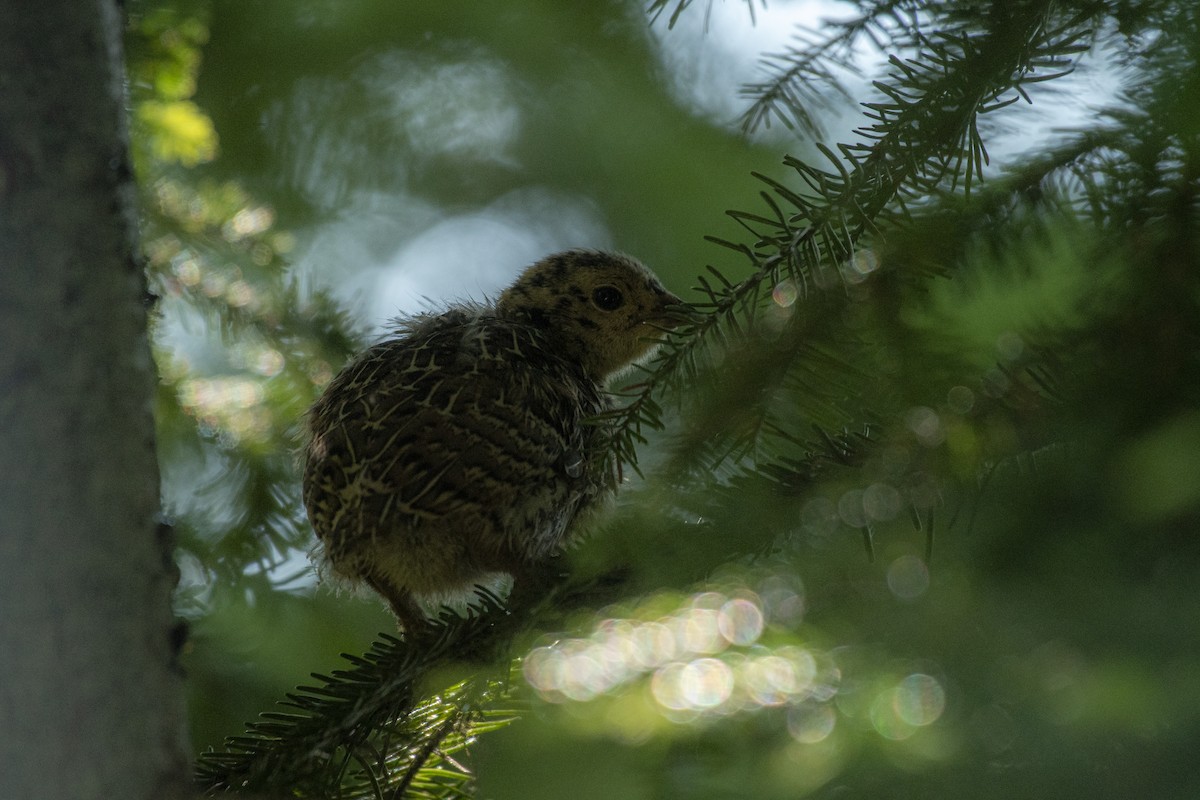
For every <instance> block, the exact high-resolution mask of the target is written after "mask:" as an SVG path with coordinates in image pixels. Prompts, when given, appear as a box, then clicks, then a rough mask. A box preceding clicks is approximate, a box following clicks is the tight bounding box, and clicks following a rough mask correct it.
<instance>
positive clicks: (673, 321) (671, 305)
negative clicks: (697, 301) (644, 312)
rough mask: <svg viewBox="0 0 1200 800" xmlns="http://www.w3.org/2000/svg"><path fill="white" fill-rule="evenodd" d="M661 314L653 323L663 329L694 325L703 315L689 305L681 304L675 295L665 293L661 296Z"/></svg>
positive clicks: (681, 301)
mask: <svg viewBox="0 0 1200 800" xmlns="http://www.w3.org/2000/svg"><path fill="white" fill-rule="evenodd" d="M660 308H661V309H662V310H661V312H660V313H659V314H658V315H656V319H655V320H654V322H655V323H657V324H658V325H661V326H662V327H664V328H678V327H680V326H681V325H687V324H692V325H694V324H696V323H698V322H699V321H700V320H701V319H702V318H703V315H702V314H701V313H700V312H699V311H697V310H696V309H695V308H693V307H692V306H691V305H690V304H688V303H685V302H683V300H681V299H679V298H678V297H676V296H675V295H673V294H671V293H670V292H667V293H666V294H664V295H663V296H662V304H661V306H660Z"/></svg>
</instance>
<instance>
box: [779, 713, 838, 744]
mask: <svg viewBox="0 0 1200 800" xmlns="http://www.w3.org/2000/svg"><path fill="white" fill-rule="evenodd" d="M836 724H837V714H836V713H835V712H834V710H833V708H831V707H830V706H828V705H824V704H822V705H819V706H807V705H803V706H797V707H795V708H792V709H789V710H788V715H787V726H788V733H790V734H791V735H792V738H793V739H795V740H796V741H798V742H800V743H802V744H816V743H817V742H822V741H824V740H825V739H827V738H828V737H829V734H831V733H833V728H834V726H835V725H836Z"/></svg>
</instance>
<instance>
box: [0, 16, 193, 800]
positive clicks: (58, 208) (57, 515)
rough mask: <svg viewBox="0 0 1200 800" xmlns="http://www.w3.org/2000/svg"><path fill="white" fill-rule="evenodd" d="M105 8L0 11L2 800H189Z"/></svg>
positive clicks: (137, 276) (117, 64)
mask: <svg viewBox="0 0 1200 800" xmlns="http://www.w3.org/2000/svg"><path fill="white" fill-rule="evenodd" d="M120 43H121V18H120V12H119V9H118V8H117V6H116V5H115V3H114V2H113V0H86V2H80V0H39V2H34V3H31V2H20V1H19V0H0V797H4V798H72V799H73V800H74V799H80V800H90V799H91V798H131V799H132V798H155V800H159V798H172V797H181V796H184V795H185V794H186V793H187V788H186V787H187V760H186V757H185V755H184V752H185V748H184V734H183V727H184V724H183V723H184V712H183V695H182V681H181V677H180V675H179V673H178V670H177V669H176V667H175V666H174V661H173V659H174V646H173V644H172V641H171V639H172V637H171V630H172V624H173V623H172V618H171V613H170V605H169V602H170V591H171V583H172V582H171V578H170V569H169V566H168V558H169V552H168V548H169V543H168V542H166V541H164V540H165V538H166V537H163V536H159V535H156V517H157V512H158V508H159V494H158V468H157V463H156V461H155V453H154V429H153V420H152V415H151V410H152V409H151V403H152V399H153V392H154V369H153V365H152V363H151V360H150V349H149V344H148V342H147V335H146V310H145V304H144V299H143V298H144V295H145V283H144V277H143V274H142V270H141V268H140V265H139V260H138V257H137V255H136V253H137V250H136V221H135V215H134V209H133V199H134V194H133V184H132V177H131V175H130V171H129V166H128V163H129V162H128V147H127V145H128V142H127V133H126V125H125V122H124V114H125V108H126V103H125V93H124V84H123V69H122V54H121V46H120Z"/></svg>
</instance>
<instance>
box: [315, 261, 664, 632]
mask: <svg viewBox="0 0 1200 800" xmlns="http://www.w3.org/2000/svg"><path fill="white" fill-rule="evenodd" d="M685 309H687V306H686V304H684V303H683V301H682V300H680V298H679V297H677V296H676V295H674V294H672V293H671V292H669V291H668V290H667V289H666V288H664V286H663V284H662V282H661V281H660V280H659V279H658V278H657V277H656V276H655V275H654V273H653V272H651V271H650V270H649V269H648V268H647V267H646V266H645V265H643V264H642V263H641V262H640V261H638V260H637V259H635V258H632V257H631V256H627V255H624V254H621V253H614V252H607V251H599V250H583V249H576V250H568V251H565V252H560V253H555V254H552V255H548V256H546V257H544V258H542V259H540V260H539V261H537V262H536V263H534V264H532V265H531V266H529V267H527V268H526V269H525V270H524V271H523V272H521V274H520V275H519V276H518V278H517V280H516V281H515V282H514V283H513V284H512V285H511V286H509V287H508V288H507V289H505V290H504V291H503V292H501V293H500V295H499V297H498V298H497V299H495V300H494V301H490V300H488V301H483V302H460V303H455V304H451V305H449V306H447V307H445V308H444V309H442V310H440V311H427V312H422V313H417V314H415V315H410V316H407V317H402V318H399V319H397V320H395V321H394V322H393V327H392V330H391V332H390V333H389V334H388V335H386V336H385V337H384V338H383V339H382V340H381V341H380V342H378V343H377V344H375V345H373V346H371V347H369V348H368V349H366V350H365V351H364V352H363V353H361V354H360V355H359V356H358V357H356V358H354V359H352V360H351V361H350V362H349V363H348V364H347V365H346V366H345V367H344V368H343V369H342V370H341V371H340V372H339V373H338V374H337V375H336V376H335V377H334V378H333V380H332V381H331V382H330V383H329V384H328V386H327V387H326V388H325V390H324V392H323V393H322V395H321V396H320V397H319V398H318V400H317V401H316V403H315V404H314V405H313V406H312V408H311V409H310V411H309V412H308V415H307V417H306V428H307V437H306V439H307V443H306V445H305V447H304V453H303V462H304V463H303V479H302V495H303V502H304V505H305V508H306V510H307V512H308V517H309V520H310V521H311V523H312V526H313V529H314V530H315V532H316V535H317V539H318V545H317V548H316V553H315V557H316V558H317V560H318V561H319V562H320V563H321V565H322V569H323V570H324V571H325V572H326V573H329V572H332V574H333V575H334V576H335V577H337V578H339V579H342V581H343V582H349V583H350V584H351V585H356V586H366V587H369V588H370V589H373V590H374V591H375V592H376V593H377V594H379V595H380V596H381V597H382V599H383V600H385V601H386V603H387V605H388V606H389V607H390V609H391V611H392V613H393V614H394V615H395V617H396V619H397V622H398V624H399V626H400V627H401V628H402V629H403V630H405V631H407V632H409V634H410V635H412V634H413V633H416V632H419V631H421V630H423V629H427V628H428V626H430V625H431V624H432V622H431V620H430V618H429V616H428V614H427V612H426V607H427V606H430V605H434V604H437V603H443V602H448V601H454V600H461V599H463V598H470V597H471V596H473V595H474V592H475V587H476V586H489V585H491V586H496V585H499V582H500V581H501V580H502V579H503V577H504V576H506V575H507V576H510V577H511V579H512V581H513V586H512V590H511V592H510V594H509V602H510V605H511V604H512V602H513V599H514V598H515V597H517V596H518V595H519V594H521V593H522V592H524V593H529V592H536V591H537V586H539V585H540V584H539V581H541V580H543V579H544V576H545V569H546V566H547V565H548V564H552V563H553V561H554V559H555V558H556V556H557V555H558V554H560V553H561V552H562V551H563V549H564V548H565V547H566V546H567V545H569V544H570V543H571V542H573V541H575V540H577V539H578V537H579V535H580V531H581V529H582V528H583V527H584V522H585V520H587V519H588V518H589V517H593V516H594V515H595V513H596V512H597V511H598V510H599V509H601V508H602V507H603V506H604V505H605V504H606V503H607V502H608V501H609V500H610V499H611V498H612V497H613V496H614V495H615V493H616V491H617V488H618V484H619V474H620V471H619V466H618V464H617V463H616V460H615V458H614V456H612V455H611V454H610V453H607V452H605V450H606V448H604V447H603V430H602V426H599V425H597V424H596V418H597V417H598V416H599V415H602V414H604V412H606V411H608V410H610V409H611V408H612V407H613V401H612V398H611V396H610V395H609V394H608V393H607V392H606V386H607V383H608V381H609V380H610V379H611V378H612V377H613V376H614V375H616V374H618V373H620V372H621V371H623V370H625V369H626V368H628V367H629V366H630V365H631V364H633V363H634V362H636V361H638V360H639V359H643V358H645V357H646V356H647V355H648V354H649V353H651V352H652V351H653V349H654V348H655V347H656V346H657V344H658V343H659V341H660V340H661V337H662V334H663V333H664V332H665V331H667V330H670V329H671V328H674V327H676V326H677V325H678V324H679V323H680V321H681V317H680V313H681V310H685Z"/></svg>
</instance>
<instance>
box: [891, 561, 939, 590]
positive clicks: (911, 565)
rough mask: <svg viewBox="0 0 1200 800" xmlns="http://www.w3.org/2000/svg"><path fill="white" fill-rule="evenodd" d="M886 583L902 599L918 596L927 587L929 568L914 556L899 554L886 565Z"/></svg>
mask: <svg viewBox="0 0 1200 800" xmlns="http://www.w3.org/2000/svg"><path fill="white" fill-rule="evenodd" d="M887 584H888V588H889V589H891V590H892V594H894V595H896V597H899V598H900V599H902V600H912V599H914V598H917V597H920V596H921V595H922V594H924V593H925V590H926V589H928V588H929V568H928V567H926V566H925V562H924V561H922V560H921V559H919V558H917V557H916V556H900V557H899V558H897V559H896V560H895V561H893V562H892V563H891V565H890V566H889V567H888V571H887Z"/></svg>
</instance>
